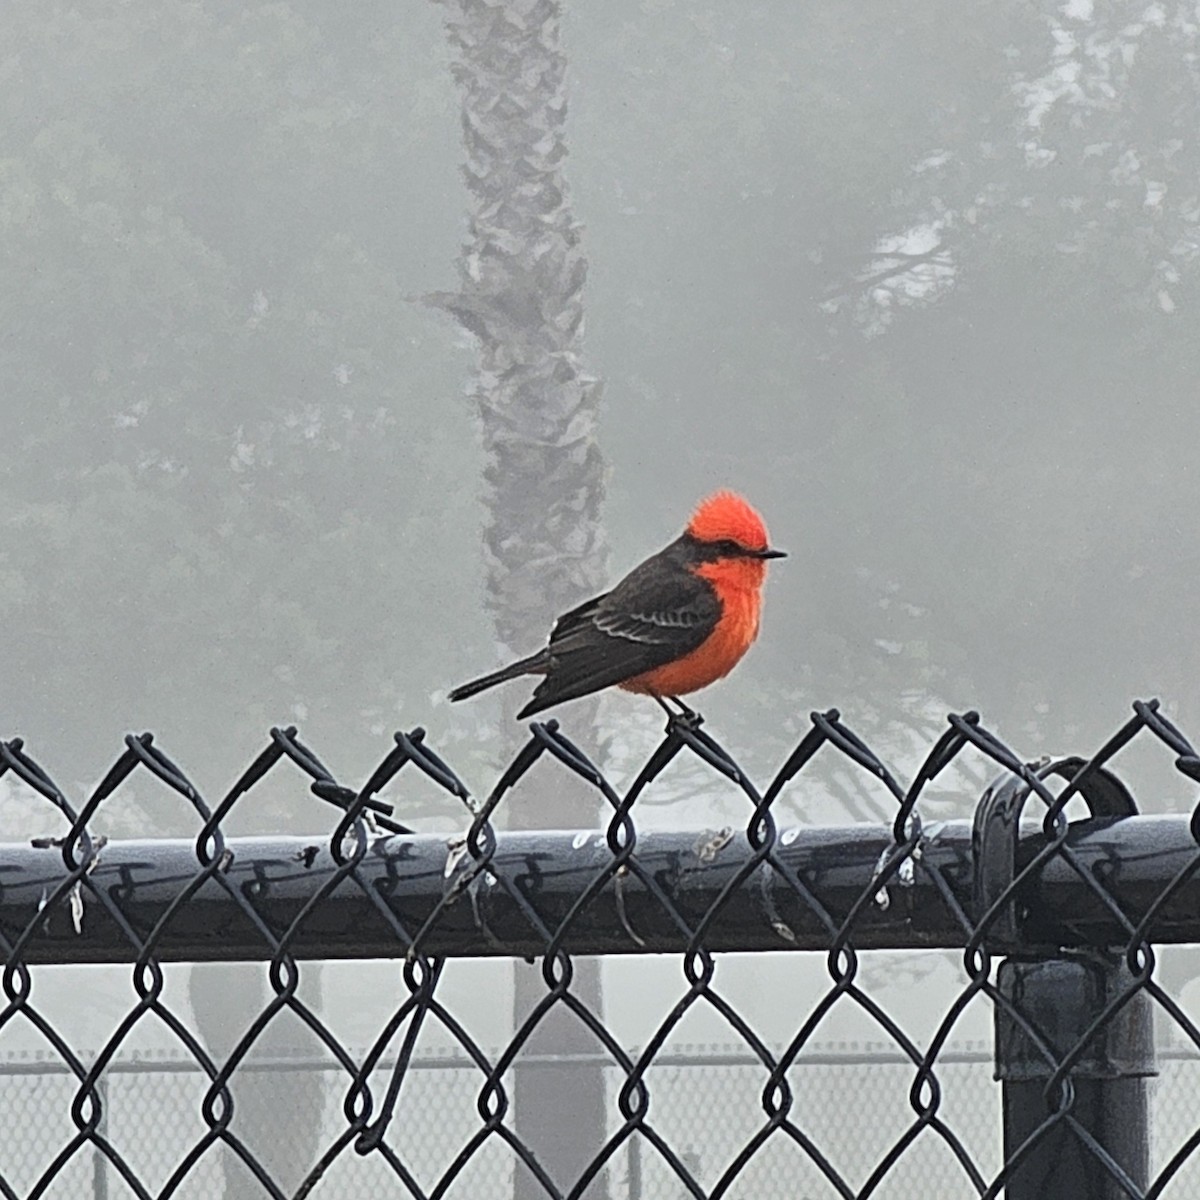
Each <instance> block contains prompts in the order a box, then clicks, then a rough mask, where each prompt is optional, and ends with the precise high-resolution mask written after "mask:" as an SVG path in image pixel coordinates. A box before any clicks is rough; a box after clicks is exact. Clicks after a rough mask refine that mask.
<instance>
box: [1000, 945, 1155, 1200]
mask: <svg viewBox="0 0 1200 1200" xmlns="http://www.w3.org/2000/svg"><path fill="white" fill-rule="evenodd" d="M998 983H999V988H1000V994H1001V995H1002V996H1003V997H1004V999H1005V1001H1007V1004H999V1005H997V1006H996V1078H997V1079H999V1080H1000V1081H1001V1083H1002V1085H1003V1111H1004V1161H1005V1162H1006V1163H1009V1164H1012V1163H1013V1162H1014V1160H1016V1161H1017V1165H1016V1167H1015V1169H1014V1170H1013V1171H1012V1173H1011V1175H1010V1176H1009V1179H1008V1183H1007V1185H1006V1188H1005V1193H1004V1194H1005V1196H1006V1198H1007V1200H1110V1198H1111V1200H1116V1198H1117V1197H1120V1198H1121V1200H1128V1198H1129V1197H1130V1196H1141V1195H1143V1194H1144V1192H1145V1189H1146V1186H1147V1180H1148V1178H1149V1173H1150V1134H1149V1114H1148V1108H1147V1086H1146V1079H1147V1077H1148V1076H1151V1075H1154V1074H1155V1063H1154V1032H1153V1023H1152V1019H1151V1004H1150V997H1149V996H1147V995H1146V993H1145V992H1144V991H1138V992H1137V993H1136V994H1135V995H1133V996H1132V997H1130V999H1129V1001H1128V1003H1126V1004H1125V1006H1124V1007H1123V1008H1121V1009H1120V1010H1119V1012H1117V1013H1116V1014H1115V1015H1113V1016H1112V1017H1111V1019H1109V1020H1108V1021H1106V1022H1105V1023H1104V1024H1103V1026H1102V1027H1101V1028H1100V1029H1099V1030H1098V1031H1096V1032H1095V1033H1094V1034H1093V1035H1091V1037H1090V1038H1089V1039H1088V1042H1087V1046H1086V1048H1085V1049H1084V1050H1083V1051H1082V1054H1081V1056H1080V1057H1079V1058H1078V1060H1077V1061H1075V1062H1074V1064H1073V1065H1072V1067H1071V1069H1070V1072H1069V1075H1067V1076H1065V1077H1064V1078H1062V1080H1061V1081H1060V1082H1056V1083H1055V1084H1054V1085H1053V1086H1052V1087H1051V1088H1050V1091H1049V1094H1048V1093H1047V1085H1048V1084H1049V1083H1050V1082H1051V1079H1052V1076H1054V1074H1055V1071H1056V1070H1057V1068H1058V1066H1059V1064H1060V1063H1061V1062H1062V1061H1063V1060H1064V1058H1066V1056H1067V1055H1068V1054H1070V1053H1071V1052H1072V1051H1074V1050H1076V1048H1077V1047H1079V1046H1080V1045H1081V1043H1082V1042H1083V1040H1084V1038H1085V1037H1087V1036H1088V1031H1089V1029H1090V1027H1091V1025H1092V1023H1093V1022H1094V1021H1095V1020H1096V1018H1097V1017H1099V1016H1100V1014H1101V1013H1102V1012H1103V1011H1104V1009H1105V1007H1106V1006H1107V1005H1108V1004H1109V1003H1110V1002H1111V1001H1112V1000H1113V999H1114V998H1115V997H1117V996H1118V995H1120V994H1121V992H1122V991H1123V990H1124V989H1126V988H1127V987H1128V986H1129V983H1130V976H1129V972H1128V969H1127V968H1126V966H1125V964H1124V961H1123V960H1121V959H1119V958H1113V957H1109V956H1107V955H1103V954H1100V953H1097V954H1094V955H1090V956H1087V957H1084V956H1082V955H1080V956H1072V957H1064V958H1051V959H1045V960H1042V961H1038V962H1029V961H1021V960H1019V959H1015V958H1010V959H1007V960H1006V961H1005V962H1003V963H1002V964H1001V966H1000V972H999V978H998ZM1008 1005H1011V1006H1012V1007H1011V1009H1010V1008H1009V1007H1008Z"/></svg>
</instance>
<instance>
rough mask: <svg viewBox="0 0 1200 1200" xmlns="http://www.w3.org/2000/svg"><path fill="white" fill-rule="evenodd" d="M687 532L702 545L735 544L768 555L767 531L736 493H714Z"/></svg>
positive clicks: (696, 515)
mask: <svg viewBox="0 0 1200 1200" xmlns="http://www.w3.org/2000/svg"><path fill="white" fill-rule="evenodd" d="M687 532H688V533H689V534H691V536H692V537H694V538H696V540H697V541H701V542H734V543H736V544H737V545H738V546H739V547H740V548H741V549H743V550H749V551H751V552H755V551H765V550H766V549H767V546H768V543H767V527H766V526H765V525H764V524H763V520H762V517H760V516H759V515H758V513H757V512H755V510H754V509H753V508H751V507H750V505H749V504H747V503H746V501H745V500H743V499H742V497H741V496H739V495H738V494H737V493H736V492H730V491H725V490H722V491H719V492H714V493H713V494H712V495H711V496H709V497H707V499H704V500H701V501H700V503H699V504H698V505H697V506H696V511H695V512H694V513H692V519H691V520H690V521H689V522H688V527H687Z"/></svg>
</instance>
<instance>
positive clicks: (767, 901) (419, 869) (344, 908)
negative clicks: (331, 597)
mask: <svg viewBox="0 0 1200 1200" xmlns="http://www.w3.org/2000/svg"><path fill="white" fill-rule="evenodd" d="M1046 844H1047V838H1046V834H1045V833H1044V831H1043V830H1042V828H1041V826H1038V825H1034V824H1032V823H1025V824H1024V825H1023V826H1022V828H1021V832H1020V836H1019V838H1018V839H1017V840H1016V842H1015V850H1014V853H1015V862H1014V866H1013V869H1014V870H1015V871H1016V872H1018V873H1019V872H1020V871H1021V869H1022V866H1023V865H1024V864H1028V863H1031V862H1033V861H1034V860H1035V859H1036V858H1037V856H1038V854H1039V853H1040V852H1041V851H1042V850H1044V848H1045V847H1046ZM1064 845H1065V846H1066V847H1067V848H1068V849H1069V851H1070V854H1069V856H1064V855H1062V854H1055V855H1053V856H1050V857H1049V858H1047V859H1046V860H1045V862H1044V863H1042V864H1041V865H1040V867H1039V868H1038V869H1037V870H1035V871H1034V872H1033V873H1032V874H1031V875H1030V876H1029V877H1028V879H1027V880H1026V881H1025V883H1024V885H1023V886H1022V887H1021V888H1019V889H1018V891H1017V893H1016V894H1015V902H1016V903H1017V905H1018V906H1019V907H1020V909H1021V910H1022V912H1023V913H1024V914H1025V916H1024V918H1023V926H1024V928H1025V929H1026V932H1027V934H1028V936H1030V937H1035V938H1036V940H1037V941H1039V942H1041V943H1044V944H1056V945H1062V946H1067V945H1073V946H1108V945H1115V944H1119V943H1120V942H1121V941H1122V940H1123V938H1124V936H1125V935H1124V933H1123V930H1122V928H1121V925H1120V921H1119V919H1118V918H1117V917H1116V916H1115V915H1114V911H1113V908H1112V906H1111V905H1109V904H1106V903H1104V902H1103V901H1102V899H1101V898H1098V897H1097V894H1096V892H1095V890H1094V889H1093V888H1091V887H1089V886H1088V885H1087V883H1086V882H1085V880H1084V878H1083V876H1084V874H1086V873H1088V872H1091V873H1093V874H1094V873H1095V872H1097V871H1103V872H1104V876H1105V887H1106V889H1107V892H1106V894H1107V895H1108V896H1109V897H1111V898H1112V899H1114V900H1115V902H1116V903H1117V905H1119V906H1121V907H1122V908H1123V909H1124V910H1125V911H1131V912H1137V911H1143V910H1145V909H1146V908H1147V907H1149V905H1150V904H1151V903H1152V902H1153V900H1154V898H1155V897H1157V896H1158V895H1159V893H1161V892H1162V891H1163V889H1164V888H1165V886H1166V885H1167V883H1168V882H1169V881H1170V880H1171V879H1172V878H1174V877H1175V875H1177V874H1178V873H1179V872H1180V871H1181V870H1184V869H1185V868H1186V867H1187V865H1188V864H1189V863H1191V862H1193V861H1194V860H1195V859H1196V857H1197V853H1198V851H1197V846H1196V842H1195V840H1194V839H1193V837H1192V835H1191V831H1190V826H1189V822H1188V820H1187V818H1185V817H1181V816H1179V817H1176V816H1155V817H1142V816H1137V817H1125V818H1117V819H1100V820H1089V821H1084V822H1079V823H1076V824H1074V825H1072V826H1071V827H1070V828H1069V830H1068V831H1067V837H1066V841H1065V843H1064ZM894 852H895V843H894V840H893V836H892V830H891V829H890V828H889V827H886V826H873V825H850V826H841V827H812V828H806V829H794V830H788V831H787V836H786V837H784V836H780V837H777V838H776V840H775V844H774V846H773V847H772V849H771V851H770V853H769V854H767V855H762V854H761V853H760V852H759V851H758V850H756V849H755V847H754V846H753V845H752V844H751V842H750V840H749V839H748V837H747V835H746V833H745V832H735V831H734V830H732V829H723V830H714V829H698V830H690V831H683V832H671V833H667V832H651V833H643V834H640V835H639V836H638V840H637V846H636V849H635V850H634V851H633V852H632V854H631V855H629V856H628V858H627V861H626V862H624V863H623V864H622V869H620V870H613V863H614V858H613V854H612V851H611V848H610V846H609V845H608V842H607V840H606V837H605V834H604V832H603V831H599V830H592V831H577V830H544V831H538V832H514V833H498V834H496V835H494V844H493V845H492V846H491V847H490V851H489V853H488V855H487V858H486V860H485V861H484V860H480V859H478V858H475V857H473V856H472V855H471V853H470V852H469V850H468V849H467V848H466V847H465V845H464V842H463V839H462V838H461V837H452V838H447V837H445V836H444V835H434V834H388V835H381V836H377V837H374V838H371V839H370V840H369V841H368V842H367V843H366V844H365V846H364V847H363V853H362V854H361V856H360V857H358V858H357V860H356V861H354V863H353V865H352V866H349V867H348V864H347V862H341V863H339V861H338V860H337V858H336V857H335V856H334V854H333V853H332V852H331V848H330V846H329V844H327V843H321V842H319V841H317V840H315V839H309V838H303V837H279V838H270V839H267V838H244V839H243V838H233V839H229V840H228V841H227V842H226V843H225V850H224V853H223V855H222V858H221V859H220V861H219V863H216V864H212V863H210V864H208V865H207V866H206V865H204V864H203V863H202V862H201V861H200V860H199V859H198V858H197V849H196V845H195V843H193V842H191V841H184V840H173V839H162V840H141V841H111V842H108V843H107V844H105V845H104V846H103V847H102V849H100V850H99V852H98V853H97V854H96V856H95V857H94V859H93V860H91V862H90V864H89V869H88V870H87V872H86V873H85V874H83V875H82V876H81V877H80V878H79V879H78V880H75V881H74V882H72V874H73V873H72V872H71V871H69V870H68V869H67V867H66V866H65V865H64V863H63V861H62V858H61V857H60V856H59V854H57V853H56V852H55V850H54V848H52V847H46V846H31V845H29V844H21V843H8V844H0V939H5V940H8V939H9V937H10V934H8V933H6V932H5V931H16V930H27V931H29V932H28V933H27V935H26V937H25V940H24V943H23V945H22V948H21V959H22V961H24V962H26V963H29V964H35V963H98V962H129V961H135V960H137V959H138V958H139V957H141V956H142V955H144V954H145V953H146V952H147V948H148V947H152V952H153V956H154V957H155V958H156V959H158V960H160V961H255V960H269V959H272V958H274V957H275V956H276V955H279V954H283V953H286V954H287V955H290V956H291V957H293V958H297V959H366V958H403V957H405V956H407V955H408V954H409V952H410V950H411V949H412V947H413V945H414V943H415V941H416V938H417V936H418V934H419V933H420V934H421V935H422V936H421V941H420V948H421V951H422V952H423V953H427V954H434V955H438V956H442V957H485V956H488V957H494V956H510V957H532V956H536V955H540V954H543V953H545V952H546V948H547V942H548V939H549V938H552V937H557V944H556V948H558V949H561V950H563V951H566V952H568V953H572V954H583V955H597V954H641V953H680V952H684V951H686V950H687V949H688V947H689V946H690V945H692V944H693V942H694V941H696V939H697V937H698V936H699V938H700V940H701V941H702V943H703V945H704V947H705V948H706V949H707V950H709V951H772V950H774V951H787V950H828V949H830V948H831V947H832V946H834V945H835V944H836V943H837V942H838V940H839V938H841V937H843V936H844V931H846V930H851V933H850V937H851V940H852V943H853V945H854V947H855V948H856V949H858V950H876V949H891V950H896V949H929V948H935V947H964V946H967V945H968V944H969V943H970V942H971V939H972V937H973V932H974V929H975V927H976V925H977V923H978V921H979V920H980V918H981V917H982V916H983V912H982V911H981V906H982V905H983V904H984V903H985V900H986V897H982V896H981V895H980V894H979V888H978V882H977V874H978V872H977V866H978V863H977V859H978V855H979V839H978V837H977V834H976V831H975V829H974V828H973V826H972V823H971V822H967V821H949V822H940V823H938V824H936V825H931V826H929V827H928V829H927V830H926V831H924V832H922V833H921V834H920V835H919V837H918V838H917V840H916V842H915V843H914V845H913V847H912V849H911V851H910V852H909V857H908V858H907V860H906V868H905V869H904V870H901V871H897V872H893V873H892V874H891V875H890V876H889V877H888V878H887V879H886V880H881V879H880V874H881V866H882V865H883V864H885V863H886V862H887V860H888V858H889V855H892V854H894ZM62 889H66V890H67V891H68V892H70V893H72V895H73V896H74V900H73V901H72V902H69V903H61V904H56V905H51V906H47V905H46V898H47V897H49V896H53V895H55V894H56V893H58V892H59V891H60V890H62ZM585 896H586V898H587V902H586V904H585V905H584V906H583V907H579V901H580V899H581V898H582V897H585ZM864 896H867V897H869V899H868V900H867V902H866V903H864V902H863V897H864ZM43 909H44V916H43V919H42V920H40V921H39V920H38V919H37V918H38V913H39V912H40V911H43ZM1149 932H1150V935H1151V937H1152V938H1153V940H1155V941H1158V942H1196V941H1200V872H1197V873H1195V874H1194V875H1193V876H1192V877H1191V878H1190V879H1189V880H1188V881H1186V882H1185V883H1184V884H1183V885H1182V886H1180V887H1179V888H1177V889H1176V890H1175V892H1174V893H1173V895H1172V896H1171V898H1170V900H1169V902H1168V903H1166V904H1164V905H1161V906H1160V907H1159V910H1158V912H1157V916H1156V918H1155V920H1154V921H1153V923H1152V926H1151V928H1150V931H1149ZM11 936H15V935H11Z"/></svg>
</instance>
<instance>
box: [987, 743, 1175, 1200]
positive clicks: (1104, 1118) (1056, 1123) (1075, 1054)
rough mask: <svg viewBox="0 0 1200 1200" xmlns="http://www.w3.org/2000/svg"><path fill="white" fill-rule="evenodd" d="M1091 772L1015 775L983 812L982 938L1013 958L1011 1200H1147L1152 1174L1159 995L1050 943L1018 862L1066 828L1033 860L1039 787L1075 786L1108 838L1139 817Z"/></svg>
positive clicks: (1003, 984) (1008, 971)
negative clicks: (1154, 1001)
mask: <svg viewBox="0 0 1200 1200" xmlns="http://www.w3.org/2000/svg"><path fill="white" fill-rule="evenodd" d="M1083 768H1084V763H1083V760H1082V759H1063V760H1061V761H1060V762H1058V763H1055V764H1053V765H1050V766H1047V767H1044V768H1042V769H1041V770H1040V771H1039V772H1038V774H1037V775H1036V776H1035V775H1034V774H1033V770H1032V768H1029V767H1026V768H1024V769H1023V770H1022V771H1021V773H1020V774H1017V773H1015V772H1014V773H1013V774H1011V775H1008V776H1005V777H1003V778H1002V779H1000V780H998V781H997V782H996V783H995V784H993V785H992V786H991V787H990V788H989V789H988V791H987V792H986V793H985V794H984V796H983V799H982V800H981V802H980V804H979V808H978V809H977V810H976V813H975V827H974V839H973V840H974V849H975V903H976V906H977V912H978V913H980V914H988V915H987V917H986V918H985V926H984V927H983V928H981V929H980V931H979V932H980V933H981V934H982V936H983V940H984V944H985V945H986V946H987V948H988V950H989V951H990V952H992V953H1005V954H1007V955H1009V957H1008V958H1006V959H1005V960H1004V961H1003V962H1002V963H1001V964H1000V969H999V972H998V975H997V990H998V993H999V995H998V999H997V1003H996V1005H995V1018H996V1024H995V1030H996V1050H995V1054H996V1078H997V1079H998V1080H1000V1082H1001V1084H1002V1086H1003V1121H1004V1162H1005V1172H1004V1178H1005V1183H1004V1196H1005V1198H1006V1200H1118V1198H1120V1200H1130V1197H1135V1198H1136V1197H1140V1196H1143V1195H1144V1194H1145V1190H1146V1186H1147V1180H1148V1178H1149V1174H1150V1133H1149V1112H1148V1103H1147V1088H1146V1078H1147V1077H1148V1076H1151V1075H1154V1074H1155V1073H1156V1072H1155V1061H1154V1027H1153V1020H1152V1009H1151V1004H1150V997H1149V995H1148V994H1147V993H1146V992H1145V990H1144V989H1143V986H1142V983H1141V982H1137V983H1135V982H1134V980H1133V977H1132V975H1131V973H1130V970H1129V968H1128V966H1127V965H1126V962H1125V957H1124V954H1123V952H1122V950H1121V949H1114V948H1111V947H1110V948H1106V949H1102V948H1095V949H1093V948H1089V947H1086V946H1085V947H1081V948H1080V949H1077V950H1066V949H1062V948H1061V947H1060V946H1059V945H1058V944H1057V943H1056V942H1055V941H1054V940H1051V939H1052V937H1053V935H1052V934H1048V933H1047V932H1046V928H1047V926H1046V922H1047V920H1048V919H1049V918H1050V917H1051V916H1052V915H1053V914H1051V913H1047V912H1045V911H1043V910H1044V909H1045V907H1046V905H1045V903H1044V900H1043V901H1040V902H1039V900H1038V899H1037V898H1036V890H1030V889H1029V888H1028V887H1022V886H1021V885H1020V884H1019V883H1018V878H1019V875H1020V868H1019V863H1020V862H1021V861H1023V860H1025V859H1027V856H1028V853H1029V852H1030V851H1032V852H1034V853H1036V850H1037V847H1038V845H1044V844H1045V841H1044V839H1045V838H1047V837H1049V836H1050V831H1051V828H1053V829H1054V830H1055V832H1056V834H1057V832H1058V831H1059V830H1065V823H1064V819H1063V818H1062V817H1061V816H1055V815H1054V814H1053V813H1050V814H1048V815H1047V819H1046V820H1047V824H1046V825H1044V826H1043V831H1042V838H1041V839H1039V838H1038V837H1036V836H1034V837H1033V842H1032V845H1031V847H1030V848H1028V849H1027V850H1025V851H1023V850H1022V846H1021V841H1022V829H1021V815H1022V811H1023V809H1024V808H1025V804H1026V801H1027V800H1028V799H1029V797H1030V795H1031V794H1032V792H1033V790H1034V789H1035V788H1037V789H1038V790H1039V791H1040V792H1041V794H1042V797H1043V799H1045V798H1046V796H1047V794H1048V793H1047V792H1046V789H1045V788H1044V787H1043V786H1042V785H1041V783H1040V780H1045V779H1046V778H1047V777H1048V776H1050V775H1060V776H1062V777H1064V778H1066V779H1068V780H1069V781H1070V783H1069V787H1068V789H1067V792H1068V793H1073V794H1075V795H1077V796H1079V797H1080V799H1082V800H1083V801H1084V802H1085V803H1086V805H1087V807H1088V810H1089V812H1090V815H1091V817H1092V818H1093V820H1095V821H1097V822H1098V824H1101V823H1102V824H1103V826H1104V827H1105V828H1109V829H1111V828H1112V827H1113V822H1116V823H1118V824H1119V823H1121V822H1123V821H1124V820H1126V819H1128V818H1130V817H1132V816H1135V815H1136V813H1137V806H1136V805H1135V803H1134V801H1133V797H1132V796H1131V795H1130V793H1129V792H1128V790H1127V789H1126V788H1125V786H1124V784H1122V783H1121V781H1120V780H1119V779H1118V778H1117V777H1116V776H1115V775H1113V774H1112V773H1111V772H1109V771H1106V770H1104V769H1102V768H1096V767H1095V766H1094V765H1092V766H1089V767H1088V769H1087V770H1084V769H1083ZM1081 824H1086V823H1081ZM1058 857H1059V856H1058V855H1054V856H1051V857H1050V858H1048V859H1047V860H1046V862H1044V863H1043V870H1044V869H1045V867H1046V866H1047V865H1048V864H1049V863H1052V862H1054V861H1055V860H1056V859H1057V858H1058ZM1028 861H1032V859H1028ZM1026 882H1028V881H1026Z"/></svg>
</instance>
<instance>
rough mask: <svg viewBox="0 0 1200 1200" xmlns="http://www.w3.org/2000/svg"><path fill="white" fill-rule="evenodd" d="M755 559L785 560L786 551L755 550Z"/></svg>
mask: <svg viewBox="0 0 1200 1200" xmlns="http://www.w3.org/2000/svg"><path fill="white" fill-rule="evenodd" d="M754 557H755V558H787V551H786V550H755V551H754Z"/></svg>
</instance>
